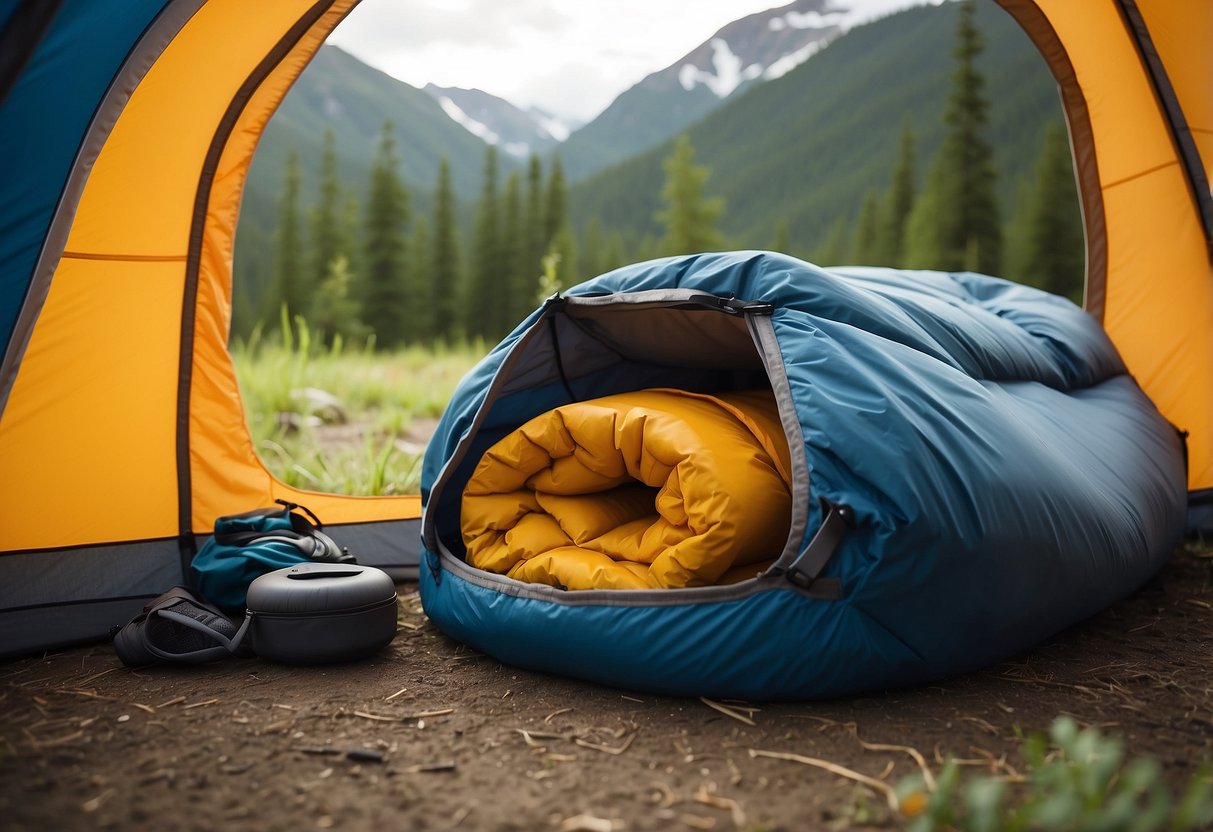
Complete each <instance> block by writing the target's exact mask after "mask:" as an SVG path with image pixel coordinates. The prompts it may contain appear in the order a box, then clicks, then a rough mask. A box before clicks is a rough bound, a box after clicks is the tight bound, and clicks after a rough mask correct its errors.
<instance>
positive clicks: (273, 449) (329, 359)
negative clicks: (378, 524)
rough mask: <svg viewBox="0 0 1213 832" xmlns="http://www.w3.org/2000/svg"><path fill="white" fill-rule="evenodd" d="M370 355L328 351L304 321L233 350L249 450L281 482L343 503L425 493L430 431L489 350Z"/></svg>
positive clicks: (339, 347)
mask: <svg viewBox="0 0 1213 832" xmlns="http://www.w3.org/2000/svg"><path fill="white" fill-rule="evenodd" d="M372 346H373V345H368V344H349V343H344V342H342V341H341V340H340V339H338V340H336V341H335V342H334V343H333V344H331V345H327V346H326V345H325V344H323V343H321V342H320V341H318V340H317V339H316V338H315V337H314V334H313V333H312V331H311V329H310V328H309V327H308V326H307V323H306V322H305V321H303V320H302V319H301V318H298V317H297V318H295V320H294V321H293V323H289V322H286V321H283V325H282V326H281V328H280V329H279V330H278V331H275V332H274V333H273V334H272V335H268V336H267V335H265V334H264V332H263V330H262V329H260V328H258V329H256V330H254V332H253V334H252V335H251V336H250V337H249V339H248V340H247V341H238V342H236V343H235V344H233V345H232V359H233V361H234V363H235V366H236V376H237V378H238V379H239V382H240V392H241V397H242V398H243V400H244V406H245V413H246V415H247V418H248V422H249V430H250V432H251V433H252V437H253V442H254V444H255V445H256V448H257V452H258V453H259V454H260V456H261V459H262V460H263V461H264V462H265V464H266V467H268V468H269V470H270V471H271V472H272V473H273V474H274V475H275V476H277V477H278V478H279V479H281V480H282V481H283V482H286V483H287V484H288V485H292V486H295V487H297V488H305V489H309V490H318V491H330V492H334V493H340V494H359V495H368V494H416V493H417V492H418V491H419V489H420V469H421V453H420V452H421V450H422V449H423V448H424V444H425V441H426V440H427V439H428V436H429V430H430V428H431V427H432V424H433V421H434V420H436V419H437V418H438V417H439V416H441V414H442V411H443V409H444V408H445V407H446V404H447V402H448V401H449V400H450V397H451V394H452V392H453V391H454V389H455V385H456V384H457V383H458V382H459V380H460V379H461V378H462V377H463V376H464V374H465V373H466V372H467V371H468V370H469V369H471V367H472V366H473V365H474V364H475V363H476V362H477V361H478V360H479V359H480V358H481V357H482V356H483V355H484V353H485V352H486V351H487V348H486V346H485V345H484V344H483V343H473V344H461V345H455V346H444V345H438V346H435V347H428V348H422V347H409V348H407V349H403V350H399V351H396V352H390V353H383V352H375V351H374V350H373V349H372ZM308 390H312V391H323V393H324V394H328V397H332V399H331V401H332V403H329V402H330V400H329V399H328V398H327V397H325V396H322V395H320V394H317V393H313V394H312V395H311V396H308V395H307V394H306V391H308Z"/></svg>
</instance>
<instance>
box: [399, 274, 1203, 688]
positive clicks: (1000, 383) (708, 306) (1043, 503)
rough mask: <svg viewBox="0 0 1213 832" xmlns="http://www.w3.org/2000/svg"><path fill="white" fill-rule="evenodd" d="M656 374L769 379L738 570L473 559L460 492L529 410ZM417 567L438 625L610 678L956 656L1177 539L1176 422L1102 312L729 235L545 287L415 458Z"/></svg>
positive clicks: (970, 664)
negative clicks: (516, 576) (503, 563)
mask: <svg viewBox="0 0 1213 832" xmlns="http://www.w3.org/2000/svg"><path fill="white" fill-rule="evenodd" d="M649 387H675V388H679V389H685V390H690V391H694V392H702V393H722V392H728V391H734V390H747V389H754V388H756V387H762V388H769V389H771V390H772V391H773V392H774V394H775V398H776V401H777V402H778V406H779V415H780V420H781V423H782V425H783V428H784V431H785V433H786V435H787V439H788V442H789V445H790V448H791V451H792V454H791V456H792V475H793V502H792V518H791V524H790V529H791V530H790V533H789V535H788V539H787V541H786V544H785V545H784V547H783V549H782V551H781V552H777V553H772V555H773V556H774V557H775V558H776V559H775V562H774V565H773V566H771V567H770V568H768V569H767V570H766V571H765V572H763V573H762V574H760V575H759V576H758V577H757V578H754V579H751V580H746V581H743V582H741V583H738V584H732V585H728V586H710V587H700V588H690V589H662V590H589V591H567V590H562V589H559V588H555V587H549V586H540V585H535V584H529V583H522V582H519V581H515V580H511V579H510V578H507V577H505V576H502V575H497V574H493V573H489V572H484V571H481V570H478V569H475V568H473V567H471V566H469V565H468V564H467V563H466V562H465V560H464V554H465V552H464V548H463V544H462V542H461V538H460V525H459V524H460V517H459V511H460V497H461V494H462V491H463V488H464V486H465V485H466V483H467V481H468V479H469V477H470V475H471V472H472V470H473V469H474V468H475V466H476V463H477V462H478V461H479V459H480V457H481V456H482V455H483V454H484V452H485V450H486V449H488V448H489V447H490V446H491V445H493V444H494V443H495V442H496V441H497V440H498V439H500V438H501V437H503V436H504V435H506V434H507V433H509V432H510V431H512V430H515V429H516V428H517V427H518V426H519V425H520V424H522V423H523V422H526V421H527V420H528V419H530V418H532V417H534V416H536V415H538V414H541V413H544V412H545V411H547V410H550V409H552V408H555V407H557V406H560V405H562V404H567V403H569V402H571V401H581V400H586V399H590V398H594V397H598V396H606V395H611V394H615V393H621V392H627V391H633V390H639V389H643V388H649ZM422 499H423V505H424V519H423V542H424V546H425V552H424V557H423V558H422V563H421V570H420V573H421V574H420V581H421V585H420V588H421V597H422V601H423V603H424V606H425V610H426V612H427V614H428V615H429V616H430V618H431V619H432V620H433V621H434V622H435V623H436V624H437V626H438V627H439V628H440V629H441V630H443V631H444V632H446V633H448V634H449V635H451V636H452V637H454V638H456V639H459V640H461V641H464V642H467V643H468V644H470V645H472V646H474V647H476V648H477V649H480V650H483V651H484V652H486V653H488V654H490V655H492V656H494V657H497V658H498V659H500V660H501V661H504V662H507V663H511V664H516V665H520V666H523V667H528V668H534V669H538V670H544V671H549V672H553V673H558V674H563V675H568V676H573V677H578V678H583V679H589V680H593V681H597V682H601V683H604V684H608V685H612V686H615V687H619V688H625V689H632V690H640V691H649V692H655V693H665V694H675V695H703V696H715V697H739V698H747V699H768V700H772V699H804V698H822V697H836V696H845V695H852V694H856V693H859V692H862V691H868V690H873V689H880V688H886V687H891V686H900V685H908V684H915V683H921V682H924V681H927V680H932V679H938V678H941V677H946V676H949V675H954V674H957V673H963V672H967V671H971V670H974V669H976V668H979V667H982V666H984V665H988V664H990V663H992V662H995V661H998V660H1000V659H1003V658H1006V657H1008V656H1010V655H1013V654H1015V653H1016V652H1018V651H1021V650H1024V649H1025V648H1028V647H1031V646H1032V645H1035V644H1037V643H1039V642H1040V641H1041V640H1042V639H1045V638H1047V637H1049V636H1051V635H1053V634H1054V633H1057V632H1058V631H1060V630H1062V629H1063V628H1065V627H1067V626H1069V625H1071V624H1073V623H1075V622H1077V621H1080V620H1082V619H1083V618H1086V617H1088V616H1090V615H1092V614H1093V613H1095V612H1097V611H1099V610H1101V609H1103V608H1104V607H1106V606H1108V605H1109V604H1111V603H1113V602H1114V601H1117V600H1118V599H1120V598H1123V597H1124V596H1126V595H1128V594H1129V593H1131V592H1133V591H1134V590H1136V589H1137V588H1138V587H1139V586H1141V584H1142V583H1143V582H1144V581H1146V580H1147V579H1148V578H1149V577H1150V576H1152V575H1153V574H1154V573H1155V572H1156V571H1157V570H1158V569H1159V568H1160V567H1161V566H1162V564H1163V563H1164V562H1165V561H1166V559H1167V558H1168V556H1169V555H1170V553H1171V551H1172V550H1173V548H1174V547H1175V546H1176V544H1177V543H1178V542H1179V540H1180V537H1181V535H1182V533H1183V529H1184V522H1185V511H1186V500H1187V495H1186V478H1185V471H1184V459H1183V447H1182V440H1181V438H1180V436H1179V435H1178V434H1177V432H1176V430H1175V429H1174V428H1173V427H1172V426H1171V425H1170V424H1169V423H1167V422H1166V420H1164V419H1163V418H1162V417H1161V416H1160V415H1159V413H1158V411H1157V410H1156V409H1155V407H1154V406H1153V404H1152V403H1151V402H1150V401H1149V399H1147V398H1146V396H1145V395H1144V394H1143V393H1142V392H1141V390H1140V389H1139V388H1138V386H1137V384H1136V383H1135V382H1134V381H1133V379H1132V378H1131V377H1130V376H1129V375H1128V374H1127V372H1126V370H1125V367H1124V364H1123V363H1122V362H1121V359H1120V357H1119V356H1118V354H1117V352H1116V349H1115V348H1114V347H1113V346H1112V344H1111V342H1110V341H1109V340H1108V339H1107V337H1106V336H1105V335H1104V333H1103V331H1102V330H1101V328H1100V327H1099V325H1098V323H1097V322H1096V321H1094V320H1093V319H1092V318H1090V317H1089V316H1088V315H1086V314H1085V313H1084V312H1082V311H1081V310H1080V309H1078V308H1077V307H1075V306H1074V305H1073V304H1071V303H1070V302H1069V301H1066V300H1064V299H1061V298H1058V297H1055V296H1052V295H1049V294H1046V293H1044V292H1041V291H1038V290H1035V289H1032V288H1028V287H1025V286H1021V285H1017V284H1013V283H1009V282H1007V281H1004V280H999V279H996V278H991V277H986V276H982V275H977V274H971V273H960V274H949V273H941V272H926V271H897V270H891V269H875V268H839V269H831V270H825V269H821V268H818V267H815V266H812V265H810V264H808V263H805V262H802V261H799V260H796V259H794V258H791V257H787V256H783V255H778V254H771V253H765V252H736V253H727V254H705V255H697V256H687V257H677V258H668V259H663V260H656V261H651V262H647V263H640V264H637V265H633V266H628V267H625V268H622V269H618V270H616V271H613V272H610V273H608V274H605V275H602V276H601V277H598V278H595V279H594V280H591V281H588V282H586V283H583V284H581V285H579V286H576V287H574V288H573V289H571V290H569V291H568V293H567V294H565V295H563V296H556V297H553V298H551V299H549V300H548V301H547V302H546V303H545V304H544V305H543V306H542V307H541V308H540V309H538V310H536V311H535V312H534V313H533V314H532V315H531V316H530V317H528V318H527V319H526V320H525V321H524V322H523V323H522V324H521V325H519V326H518V328H517V329H516V330H515V331H514V332H513V333H512V334H511V335H510V336H509V337H507V338H506V339H505V340H504V341H503V342H502V343H501V344H500V345H498V346H497V347H496V348H495V349H494V350H493V351H492V352H491V353H490V354H489V355H488V356H487V357H486V358H485V359H484V360H483V361H482V362H481V363H480V364H479V365H478V366H477V367H476V368H475V369H474V370H473V371H472V372H471V373H469V375H468V376H467V377H466V378H465V379H464V380H463V382H462V383H461V384H460V386H459V388H458V390H457V391H456V393H455V395H454V398H453V400H452V402H451V404H450V406H449V408H448V410H447V412H446V413H445V415H444V416H443V418H442V420H441V422H440V424H439V426H438V429H437V433H436V434H435V436H434V438H433V440H432V442H431V444H430V446H429V449H428V451H427V453H426V457H425V461H424V468H423V472H422Z"/></svg>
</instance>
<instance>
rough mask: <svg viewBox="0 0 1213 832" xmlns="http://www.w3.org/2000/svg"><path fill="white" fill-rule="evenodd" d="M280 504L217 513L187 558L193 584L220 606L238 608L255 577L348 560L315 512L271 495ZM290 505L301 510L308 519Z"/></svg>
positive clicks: (242, 604)
mask: <svg viewBox="0 0 1213 832" xmlns="http://www.w3.org/2000/svg"><path fill="white" fill-rule="evenodd" d="M277 502H278V503H279V504H280V506H281V507H280V508H259V509H254V510H253V511H246V512H244V513H243V514H232V515H228V516H226V517H220V518H218V519H217V520H216V521H215V534H214V536H213V537H212V538H211V539H210V540H208V541H207V542H206V543H205V544H204V545H203V546H202V548H201V549H199V550H198V554H196V555H195V556H194V559H193V561H192V562H191V564H190V573H191V574H190V577H191V579H192V581H193V588H194V589H195V590H196V591H197V592H198V593H199V594H200V595H202V596H203V597H204V598H206V599H207V600H208V601H210V602H211V603H212V604H215V605H217V606H219V607H223V608H225V609H233V610H235V609H239V610H243V609H244V605H245V595H246V594H247V592H248V587H249V584H251V583H252V582H253V581H254V580H255V579H257V578H259V577H260V576H262V575H264V574H266V573H267V572H273V571H275V570H277V569H283V568H285V567H288V566H294V565H296V564H299V563H304V562H306V561H322V562H327V563H354V556H353V555H351V554H350V553H349V550H348V549H344V548H342V547H340V546H338V545H337V544H336V543H335V542H334V541H333V539H332V538H331V537H329V536H328V535H327V534H325V533H324V532H323V531H322V529H323V525H322V524H321V522H320V520H319V519H318V518H317V517H316V515H314V514H312V513H311V512H310V511H308V510H307V509H306V508H304V507H303V506H299V505H296V504H295V503H288V502H285V501H283V500H278V501H277ZM295 509H300V510H302V511H304V512H307V514H308V516H309V517H311V518H312V520H314V521H315V523H312V522H311V521H309V520H308V518H307V517H304V516H303V515H302V514H297V513H296V512H295Z"/></svg>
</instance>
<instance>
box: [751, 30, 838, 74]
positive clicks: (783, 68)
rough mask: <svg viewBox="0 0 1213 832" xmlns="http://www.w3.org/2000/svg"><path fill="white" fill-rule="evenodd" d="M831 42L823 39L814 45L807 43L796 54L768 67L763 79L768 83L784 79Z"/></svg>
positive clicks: (790, 53)
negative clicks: (776, 79)
mask: <svg viewBox="0 0 1213 832" xmlns="http://www.w3.org/2000/svg"><path fill="white" fill-rule="evenodd" d="M829 42H830V39H829V38H822V39H821V40H815V41H813V42H812V43H806V44H805V45H804V46H802V47H800V48H799V49H797V50H796V51H795V52H789V53H788V54H786V55H784V56H783V57H782V58H780V59H779V60H777V61H775V63H773V64H771V65H770V66H768V67H767V68H766V71H765V72H763V73H762V77H763V78H765V79H767V80H768V81H771V80H773V79H775V78H782V77H783V76H785V75H787V74H788V73H789V72H791V71H792V70H793V69H795V68H796V67H798V66H800V65H801V64H803V63H804V62H805V61H807V60H808V59H809V58H811V57H813V56H814V55H816V54H817V53H818V52H820V51H821V50H822V49H824V48H825V47H826V45H827V44H829Z"/></svg>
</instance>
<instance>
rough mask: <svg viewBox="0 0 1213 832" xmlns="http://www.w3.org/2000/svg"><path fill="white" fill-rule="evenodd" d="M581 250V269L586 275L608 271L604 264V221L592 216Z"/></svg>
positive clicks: (595, 274) (587, 224)
mask: <svg viewBox="0 0 1213 832" xmlns="http://www.w3.org/2000/svg"><path fill="white" fill-rule="evenodd" d="M583 240H584V242H583V244H582V250H581V270H582V271H583V272H584V273H585V276H586V277H595V276H597V275H600V274H602V273H604V272H606V271H607V269H606V268H605V267H604V264H603V243H602V222H601V220H599V219H598V217H590V221H589V222H588V223H586V227H585V237H584V238H583Z"/></svg>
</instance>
